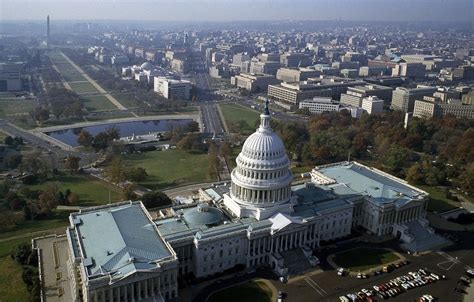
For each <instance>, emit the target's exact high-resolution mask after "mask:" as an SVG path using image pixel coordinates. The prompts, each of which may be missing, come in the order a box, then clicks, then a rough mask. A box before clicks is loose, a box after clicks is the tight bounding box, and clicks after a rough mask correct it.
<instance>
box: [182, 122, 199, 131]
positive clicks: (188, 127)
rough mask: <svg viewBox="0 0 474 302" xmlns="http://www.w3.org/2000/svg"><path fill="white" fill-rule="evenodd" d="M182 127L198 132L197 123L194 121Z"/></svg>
mask: <svg viewBox="0 0 474 302" xmlns="http://www.w3.org/2000/svg"><path fill="white" fill-rule="evenodd" d="M184 129H185V130H184V131H186V132H199V123H198V122H195V121H192V122H189V123H187V124H186V127H185V128H184Z"/></svg>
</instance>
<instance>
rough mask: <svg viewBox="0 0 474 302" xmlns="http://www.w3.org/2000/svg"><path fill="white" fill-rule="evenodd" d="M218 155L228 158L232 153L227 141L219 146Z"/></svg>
mask: <svg viewBox="0 0 474 302" xmlns="http://www.w3.org/2000/svg"><path fill="white" fill-rule="evenodd" d="M219 151H220V155H221V156H222V157H227V156H229V155H230V154H231V153H232V148H231V147H230V144H229V142H228V141H224V142H223V143H222V144H221V147H220V150H219Z"/></svg>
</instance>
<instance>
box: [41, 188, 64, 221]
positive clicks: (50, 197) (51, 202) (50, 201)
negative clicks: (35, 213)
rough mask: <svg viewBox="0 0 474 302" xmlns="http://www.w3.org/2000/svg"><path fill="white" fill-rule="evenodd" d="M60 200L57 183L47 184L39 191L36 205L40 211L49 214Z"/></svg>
mask: <svg viewBox="0 0 474 302" xmlns="http://www.w3.org/2000/svg"><path fill="white" fill-rule="evenodd" d="M59 201H60V194H59V188H58V186H57V185H49V186H48V188H47V189H46V190H45V191H43V192H41V193H40V195H39V197H38V205H39V208H40V210H41V213H43V214H45V215H47V216H49V215H50V214H51V213H52V211H53V210H54V209H56V207H57V206H58V204H59Z"/></svg>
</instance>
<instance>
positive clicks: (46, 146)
mask: <svg viewBox="0 0 474 302" xmlns="http://www.w3.org/2000/svg"><path fill="white" fill-rule="evenodd" d="M0 130H2V131H3V132H5V133H7V134H8V135H12V136H18V137H21V138H23V140H24V141H26V142H29V143H31V144H33V145H35V146H36V147H38V148H41V149H43V150H44V151H46V152H48V153H49V156H50V158H51V162H52V163H53V164H57V163H58V162H60V161H61V160H62V159H63V158H65V157H67V156H69V155H74V156H79V157H80V158H81V163H80V164H81V165H83V166H84V165H88V164H91V163H93V162H95V161H96V159H97V157H98V156H97V154H95V153H92V152H83V151H78V150H76V149H73V148H71V147H69V146H68V145H66V146H64V144H60V143H58V142H57V141H53V140H47V139H48V138H49V136H47V135H45V134H42V135H35V134H32V133H30V132H29V131H26V130H23V129H21V128H19V127H17V126H15V125H13V124H10V123H8V122H7V121H5V120H3V119H0Z"/></svg>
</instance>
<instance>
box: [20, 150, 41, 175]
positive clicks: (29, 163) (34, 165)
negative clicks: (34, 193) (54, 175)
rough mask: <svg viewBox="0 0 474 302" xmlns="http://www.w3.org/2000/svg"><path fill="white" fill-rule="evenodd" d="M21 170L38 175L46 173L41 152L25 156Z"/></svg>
mask: <svg viewBox="0 0 474 302" xmlns="http://www.w3.org/2000/svg"><path fill="white" fill-rule="evenodd" d="M20 170H22V171H25V172H28V173H31V174H33V175H36V174H38V173H40V172H44V171H45V163H44V162H43V160H42V159H41V152H39V151H37V152H33V153H29V154H28V155H26V156H24V157H23V159H22V162H21V164H20Z"/></svg>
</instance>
